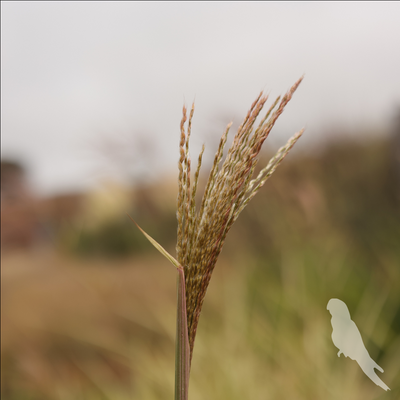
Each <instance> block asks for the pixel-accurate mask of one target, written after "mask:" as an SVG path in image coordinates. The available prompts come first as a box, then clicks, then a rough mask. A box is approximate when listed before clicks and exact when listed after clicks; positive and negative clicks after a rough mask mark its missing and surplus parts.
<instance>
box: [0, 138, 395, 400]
mask: <svg viewBox="0 0 400 400" xmlns="http://www.w3.org/2000/svg"><path fill="white" fill-rule="evenodd" d="M390 149H391V144H390V143H389V142H386V141H376V142H369V143H368V144H365V145H360V144H351V143H347V144H342V145H336V146H331V147H329V148H328V149H327V150H326V152H325V153H323V154H321V155H320V156H318V157H315V158H302V157H298V158H293V159H289V160H287V161H288V162H285V163H283V164H282V166H281V167H280V168H279V170H278V171H277V172H276V174H275V175H274V176H273V177H272V178H271V180H270V181H268V182H267V184H266V185H265V187H264V188H263V189H262V190H261V191H260V193H259V194H258V195H257V196H256V197H255V198H254V200H253V201H252V203H251V204H250V205H249V206H248V207H247V208H246V209H245V210H244V211H243V214H242V215H241V216H240V217H239V219H238V221H237V223H236V225H235V226H234V227H233V229H232V231H231V233H230V236H228V238H227V241H226V244H225V247H224V250H223V252H222V254H221V258H220V260H219V262H218V265H217V267H216V269H215V272H214V275H213V278H212V280H211V283H210V287H209V290H208V293H207V297H206V300H205V303H204V309H203V313H202V316H201V318H200V323H199V328H198V333H197V338H196V346H195V350H194V357H193V363H192V370H191V381H190V399H192V400H197V399H198V400H200V399H230V400H235V399H243V398H249V399H260V400H261V399H263V400H264V399H274V400H275V399H277V400H279V399H285V400H286V399H299V400H303V399H304V400H305V399H307V400H313V399H328V400H331V399H332V400H333V399H338V400H339V399H340V400H343V399H349V400H350V399H351V400H358V399H360V400H361V399H362V400H372V399H398V398H399V397H400V363H399V360H400V246H399V245H398V242H399V240H398V239H399V238H400V190H399V187H400V181H399V180H398V177H399V173H398V168H399V166H398V165H397V164H396V163H395V162H394V161H393V159H392V158H391V157H390ZM152 193H154V196H157V193H158V192H157V187H155V188H153V189H152ZM154 204H156V202H155V203H154ZM132 212H133V214H134V217H135V218H136V219H138V220H139V221H140V223H141V225H142V226H143V228H145V229H146V230H147V232H148V233H149V234H151V235H152V236H153V237H154V238H155V239H157V240H158V241H159V242H160V243H162V244H163V245H165V246H166V247H167V248H168V249H172V248H173V246H174V241H175V229H176V225H175V222H174V209H173V208H172V207H171V209H168V207H167V208H165V207H164V208H163V209H159V208H157V207H155V209H151V208H150V209H148V210H147V209H146V210H143V213H141V211H140V210H136V211H132ZM135 213H136V214H135ZM160 225H161V226H160ZM134 229H135V228H134V227H133V226H130V225H127V224H126V221H125V220H123V222H120V221H116V222H115V224H114V225H113V230H111V229H110V228H109V226H108V228H104V227H103V228H101V227H99V228H98V230H97V231H96V232H93V231H90V232H89V231H88V232H82V231H81V232H79V235H80V236H79V237H80V239H79V240H78V239H77V240H75V241H74V240H72V241H71V240H70V238H71V232H69V233H68V232H67V233H66V232H65V230H63V231H60V232H59V234H58V236H57V241H56V242H57V243H59V245H57V246H55V245H53V246H49V245H47V246H43V247H40V248H39V247H38V248H32V249H29V250H20V251H12V252H11V251H9V252H4V253H3V255H2V398H3V399H5V400H28V399H29V400H36V399H44V400H46V399H51V400H53V399H60V400H64V399H65V400H69V399H71V400H72V399H74V400H78V399H85V400H86V399H87V400H92V399H110V400H111V399H112V400H125V399H150V400H152V399H154V400H155V399H160V400H161V399H171V398H173V391H174V386H173V385H174V340H175V338H174V335H175V312H176V311H175V304H176V298H175V296H176V292H175V291H176V288H175V284H176V282H175V280H176V275H175V271H174V268H173V267H172V266H171V265H169V264H168V263H167V261H165V260H164V259H163V258H162V257H161V256H159V254H156V252H155V251H154V250H152V249H151V247H150V246H146V245H145V244H144V242H140V243H141V244H140V246H138V245H137V244H136V245H135V244H133V243H132V248H131V251H129V249H130V248H129V246H128V248H127V247H126V246H125V247H123V248H122V250H121V247H120V245H119V244H120V243H121V241H125V242H126V241H127V240H128V242H129V240H134V239H135V238H136V237H138V236H136V233H132V232H135V231H134ZM107 235H110V236H109V237H112V238H113V240H107V237H108V236H107ZM130 235H133V236H130ZM66 237H68V240H66V239H65V238H66ZM116 237H117V238H120V240H116V239H115V238H116ZM82 238H84V240H83V239H82ZM138 240H140V239H138ZM125 242H124V243H125ZM107 244H109V246H108V245H107ZM119 250H120V253H121V254H120V256H118V251H119ZM333 297H336V298H339V299H342V300H343V301H345V302H346V304H347V305H348V307H349V310H350V313H351V316H352V319H353V320H354V321H355V322H356V324H357V325H358V328H359V330H360V332H361V334H362V336H363V339H364V343H365V345H366V347H367V349H368V350H369V353H370V355H371V357H372V358H373V359H374V360H375V361H376V362H377V363H378V364H379V365H380V366H381V367H382V368H383V369H384V370H385V372H384V374H379V375H380V377H381V378H382V380H383V381H384V382H385V383H386V384H387V385H388V386H389V387H390V388H391V391H389V392H385V391H383V390H382V389H381V388H380V387H378V386H376V385H375V384H374V383H373V382H372V381H370V380H369V379H368V377H366V376H365V375H364V373H363V372H362V371H361V369H360V368H359V366H358V365H357V364H356V362H355V361H352V360H350V359H349V358H344V356H343V355H342V356H341V357H340V358H338V357H337V349H336V347H335V346H334V345H333V343H332V340H331V332H332V328H331V324H330V317H331V316H330V314H329V312H328V311H327V310H326V306H327V303H328V301H329V299H330V298H333Z"/></svg>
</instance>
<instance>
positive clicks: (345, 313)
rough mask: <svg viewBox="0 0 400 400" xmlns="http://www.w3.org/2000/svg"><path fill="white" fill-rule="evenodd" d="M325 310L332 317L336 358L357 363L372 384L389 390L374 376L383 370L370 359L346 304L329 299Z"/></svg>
mask: <svg viewBox="0 0 400 400" xmlns="http://www.w3.org/2000/svg"><path fill="white" fill-rule="evenodd" d="M326 309H327V310H329V312H330V313H331V315H332V318H331V324H332V328H333V331H332V341H333V344H334V345H335V346H336V347H337V348H338V349H339V351H338V353H337V355H338V357H340V355H341V354H342V353H343V354H344V355H345V357H350V358H351V359H352V360H355V361H357V363H358V365H359V366H360V368H361V369H362V370H363V372H364V373H365V375H367V376H368V378H369V379H371V381H372V382H374V383H375V384H376V385H378V386H380V387H381V388H382V389H384V390H390V389H389V387H388V386H387V385H385V383H384V382H382V380H381V379H380V378H379V376H378V375H377V374H376V372H375V369H377V370H379V371H381V372H383V369H382V368H381V367H380V366H379V365H378V364H377V363H376V362H375V361H374V360H373V359H372V358H371V357H370V355H369V353H368V350H367V349H366V348H365V345H364V342H363V340H362V337H361V334H360V331H359V330H358V328H357V325H356V324H355V323H354V321H352V320H351V317H350V312H349V309H348V308H347V305H346V303H344V302H343V301H342V300H339V299H330V300H329V302H328V305H327V307H326Z"/></svg>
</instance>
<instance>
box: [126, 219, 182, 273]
mask: <svg viewBox="0 0 400 400" xmlns="http://www.w3.org/2000/svg"><path fill="white" fill-rule="evenodd" d="M128 217H129V218H130V219H131V220H132V221H133V222H134V223H135V225H136V226H137V227H138V228H139V230H140V232H142V233H143V235H144V236H145V237H146V239H147V240H148V241H149V242H150V243H151V244H152V245H153V246H154V247H155V248H156V249H157V250H158V251H159V252H160V253H161V254H162V255H163V256H164V257H165V258H167V259H168V260H169V261H170V262H171V263H172V264H173V265H174V266H175V267H176V268H178V269H179V268H180V267H181V266H180V264H179V263H178V261H177V260H175V258H174V257H172V256H171V254H169V253H168V251H167V250H165V249H164V247H162V246H161V245H160V244H159V243H158V242H157V241H155V240H154V239H153V238H152V237H151V236H150V235H148V234H147V233H146V232H145V231H144V230H143V229H142V228H141V227H140V226H139V225H138V224H137V223H136V221H135V220H134V219H133V218H132V217H131V216H130V215H128Z"/></svg>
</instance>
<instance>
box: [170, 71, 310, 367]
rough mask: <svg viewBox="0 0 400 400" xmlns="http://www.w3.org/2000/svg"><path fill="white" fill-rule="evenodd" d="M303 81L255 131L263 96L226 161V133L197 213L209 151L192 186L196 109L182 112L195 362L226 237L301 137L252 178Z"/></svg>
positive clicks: (181, 207)
mask: <svg viewBox="0 0 400 400" xmlns="http://www.w3.org/2000/svg"><path fill="white" fill-rule="evenodd" d="M302 79H303V78H300V79H299V80H298V81H297V82H296V83H295V84H294V85H293V86H292V87H291V89H290V90H289V91H288V92H287V93H286V94H285V95H284V96H283V97H282V99H280V97H278V98H277V99H276V100H275V102H274V103H273V104H272V105H271V107H270V108H269V110H268V111H267V113H266V114H265V116H264V117H263V118H262V119H261V121H260V123H259V124H258V126H257V128H255V129H254V126H255V122H256V119H257V117H259V115H260V113H261V111H262V109H263V107H264V105H265V103H266V101H267V99H268V97H267V96H263V93H262V92H261V93H260V94H259V96H258V97H257V99H256V100H255V101H254V103H253V104H252V105H251V107H250V110H249V111H248V113H247V115H246V117H245V119H244V120H243V122H242V124H241V125H240V126H239V128H238V131H237V133H236V135H235V137H234V139H233V143H232V145H231V147H230V148H229V150H228V152H227V154H226V157H225V160H224V161H223V162H222V158H223V151H224V147H225V144H226V141H227V137H228V132H229V130H230V127H231V125H232V124H229V125H228V126H227V128H226V130H225V132H224V133H223V135H222V137H221V140H220V143H219V146H218V150H217V152H216V154H215V158H214V163H213V166H212V168H211V172H210V174H209V177H208V181H207V183H206V187H205V191H204V195H203V198H202V201H201V203H200V207H199V209H198V211H197V212H196V203H195V197H196V192H197V186H198V180H199V173H200V168H201V164H202V156H203V152H204V146H203V148H202V150H201V152H200V155H199V158H198V164H197V169H196V172H195V174H194V179H193V182H191V160H190V155H189V138H190V134H191V127H192V118H193V114H194V105H193V106H192V108H191V110H190V113H189V120H188V123H187V128H186V129H185V122H186V121H187V110H186V107H183V116H182V121H181V137H180V144H179V150H180V158H179V163H178V168H179V178H178V180H179V190H178V206H177V219H178V237H177V245H176V252H177V260H178V262H179V263H180V264H181V265H182V266H183V268H184V273H185V284H186V308H187V324H188V335H189V344H190V359H191V358H192V355H193V346H194V340H195V337H196V330H197V324H198V321H199V317H200V312H201V308H202V305H203V301H204V297H205V294H206V291H207V287H208V284H209V282H210V278H211V274H212V272H213V270H214V267H215V264H216V262H217V259H218V256H219V254H220V252H221V250H222V246H223V244H224V242H225V238H226V235H227V233H228V231H229V229H230V228H231V226H232V225H233V223H234V222H235V221H236V219H237V217H238V216H239V214H240V213H241V211H242V210H243V209H244V207H246V205H247V204H248V203H249V201H250V200H251V199H252V198H253V197H254V195H255V194H256V193H257V192H258V190H259V189H260V188H261V187H262V186H263V185H264V183H265V181H266V180H267V179H268V178H269V177H270V176H271V174H272V173H273V172H274V171H275V169H276V168H277V166H278V165H279V164H280V162H281V161H282V160H283V159H284V157H285V156H286V155H287V154H288V152H289V151H290V149H291V148H292V147H293V145H294V144H295V143H296V142H297V140H298V139H299V138H300V136H301V135H302V133H303V131H304V129H302V130H301V131H299V132H298V133H296V134H295V135H294V136H293V137H292V138H290V139H289V141H288V142H287V143H286V145H285V146H283V147H281V148H280V149H279V150H278V152H277V153H276V154H275V156H274V157H273V158H272V159H271V160H270V161H269V163H268V165H267V166H266V167H265V168H263V169H262V170H261V171H260V173H259V174H258V176H257V177H256V178H254V179H252V177H253V173H254V170H255V167H256V164H257V162H258V158H257V157H258V155H259V153H260V150H261V147H262V145H263V143H264V141H265V139H266V138H267V137H268V135H269V133H270V131H271V129H272V127H273V126H274V124H275V122H276V120H277V119H278V117H279V116H280V114H282V112H283V110H284V108H285V106H286V104H287V103H288V102H289V101H290V99H291V98H292V95H293V93H294V92H295V91H296V89H297V87H298V86H299V85H300V83H301V81H302Z"/></svg>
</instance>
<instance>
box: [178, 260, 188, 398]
mask: <svg viewBox="0 0 400 400" xmlns="http://www.w3.org/2000/svg"><path fill="white" fill-rule="evenodd" d="M177 289H178V304H177V316H176V347H175V400H187V399H188V395H189V374H190V361H189V360H190V347H189V336H188V328H187V314H186V291H185V274H184V272H183V268H182V267H181V266H180V267H179V268H178V279H177Z"/></svg>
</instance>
